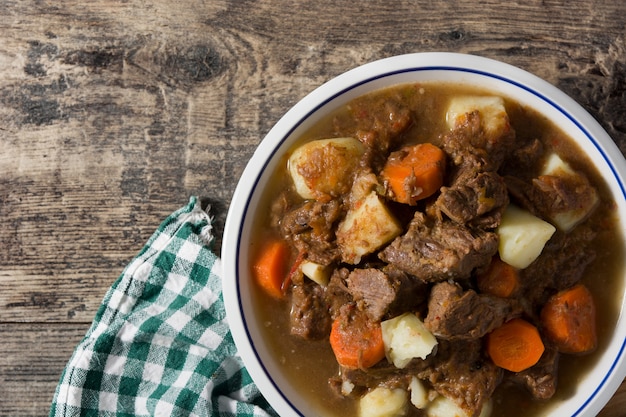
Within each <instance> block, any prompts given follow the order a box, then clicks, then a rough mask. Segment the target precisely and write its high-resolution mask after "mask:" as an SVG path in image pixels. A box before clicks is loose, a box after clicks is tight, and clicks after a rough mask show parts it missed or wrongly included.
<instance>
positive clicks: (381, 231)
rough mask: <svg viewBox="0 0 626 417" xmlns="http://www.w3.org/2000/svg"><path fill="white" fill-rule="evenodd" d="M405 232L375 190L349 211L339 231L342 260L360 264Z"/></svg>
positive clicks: (338, 241) (338, 238) (338, 239)
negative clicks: (364, 258)
mask: <svg viewBox="0 0 626 417" xmlns="http://www.w3.org/2000/svg"><path fill="white" fill-rule="evenodd" d="M401 232H402V228H401V227H400V224H399V223H398V221H397V220H396V218H395V217H394V216H393V215H392V214H391V212H389V209H388V208H387V206H385V204H384V203H383V202H382V201H381V200H380V197H379V196H378V194H376V192H375V191H372V192H371V193H370V194H369V195H368V196H367V197H366V198H365V199H364V200H363V201H362V202H361V203H360V204H355V206H354V207H353V208H351V209H349V210H348V213H347V214H346V217H345V219H344V220H343V221H342V222H341V223H340V224H339V226H338V228H337V243H338V244H339V247H340V248H341V251H342V260H343V261H344V262H347V263H350V264H357V263H359V262H361V258H362V257H363V256H364V255H367V254H369V253H372V252H374V251H375V250H376V249H378V248H380V247H381V246H382V245H384V244H385V243H387V242H389V241H391V240H392V239H393V238H395V237H396V236H398V235H399V234H400V233H401Z"/></svg>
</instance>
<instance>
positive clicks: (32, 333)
mask: <svg viewBox="0 0 626 417" xmlns="http://www.w3.org/2000/svg"><path fill="white" fill-rule="evenodd" d="M87 327H88V326H86V325H84V324H72V325H64V326H51V325H48V324H43V323H33V324H28V325H24V324H13V323H10V324H6V323H0V340H1V341H2V354H1V355H0V415H2V416H15V417H17V416H20V417H26V416H33V417H34V416H38V417H41V416H46V415H48V411H49V409H50V404H51V402H52V398H53V395H54V390H55V388H56V385H57V383H58V381H59V378H60V377H61V373H62V372H63V368H64V367H65V364H66V363H67V361H68V360H69V358H70V356H71V354H72V352H73V350H74V346H75V345H76V344H78V342H79V341H80V340H81V339H82V338H83V336H84V335H85V332H86V330H87Z"/></svg>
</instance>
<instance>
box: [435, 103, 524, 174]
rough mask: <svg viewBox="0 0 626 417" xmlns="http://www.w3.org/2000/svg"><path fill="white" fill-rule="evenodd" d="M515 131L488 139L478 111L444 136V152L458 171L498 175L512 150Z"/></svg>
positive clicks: (470, 114) (469, 115)
mask: <svg viewBox="0 0 626 417" xmlns="http://www.w3.org/2000/svg"><path fill="white" fill-rule="evenodd" d="M514 139H515V131H513V130H512V129H511V130H509V131H508V132H506V133H505V134H503V135H501V136H499V137H491V136H487V135H485V133H484V132H483V129H482V127H481V116H480V113H479V112H478V111H474V112H471V113H468V114H467V117H465V118H464V120H463V122H462V123H461V124H460V125H457V127H456V128H455V129H454V130H451V131H450V132H448V133H446V134H445V135H444V136H443V142H442V143H443V148H444V150H445V151H446V152H447V153H448V154H449V155H450V156H451V157H452V161H453V163H454V165H455V166H457V170H458V171H460V172H462V171H465V170H468V169H469V170H472V171H481V172H484V171H497V170H498V168H499V167H500V165H501V164H502V161H504V159H505V158H506V157H507V155H508V154H509V152H510V151H511V149H512V145H513V143H514Z"/></svg>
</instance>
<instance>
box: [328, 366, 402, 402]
mask: <svg viewBox="0 0 626 417" xmlns="http://www.w3.org/2000/svg"><path fill="white" fill-rule="evenodd" d="M410 378H411V377H410V375H409V374H408V373H407V372H406V370H403V369H398V368H396V367H395V366H393V364H391V363H389V362H388V361H387V360H382V361H380V362H379V363H377V364H376V365H374V366H372V367H370V368H359V369H350V368H346V367H340V368H339V373H338V375H336V376H333V377H331V378H330V381H329V382H330V385H331V387H332V388H333V390H334V391H335V392H336V393H337V394H338V395H339V396H346V397H355V398H359V397H360V396H362V395H363V394H365V393H366V392H367V391H368V390H369V389H373V388H376V387H379V386H383V387H386V388H403V389H407V387H408V385H409V382H410Z"/></svg>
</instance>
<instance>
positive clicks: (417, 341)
mask: <svg viewBox="0 0 626 417" xmlns="http://www.w3.org/2000/svg"><path fill="white" fill-rule="evenodd" d="M380 325H381V328H382V333H383V343H384V344H385V354H386V356H387V358H388V359H389V361H390V362H392V363H393V364H394V365H395V366H396V367H397V368H404V367H405V366H406V365H407V364H408V363H409V362H410V361H411V360H412V359H413V358H422V359H424V358H426V356H428V355H429V354H430V353H431V352H432V351H433V349H434V348H435V346H437V339H436V338H435V336H433V334H432V333H431V332H430V331H429V330H428V329H427V328H426V326H425V325H424V322H422V321H421V320H420V319H419V318H418V317H417V316H416V315H415V314H413V313H404V314H402V315H400V316H398V317H394V318H392V319H389V320H385V321H383V322H381V323H380Z"/></svg>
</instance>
